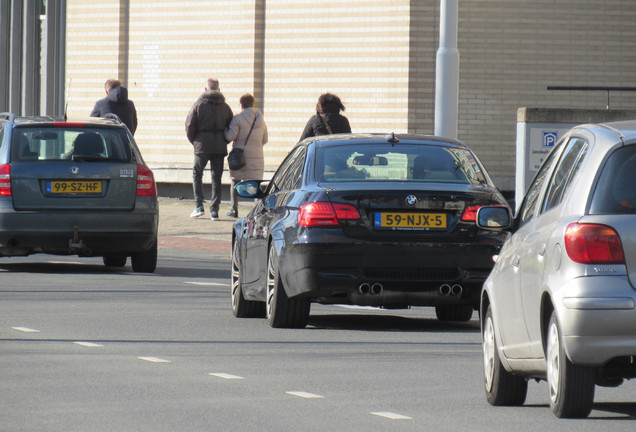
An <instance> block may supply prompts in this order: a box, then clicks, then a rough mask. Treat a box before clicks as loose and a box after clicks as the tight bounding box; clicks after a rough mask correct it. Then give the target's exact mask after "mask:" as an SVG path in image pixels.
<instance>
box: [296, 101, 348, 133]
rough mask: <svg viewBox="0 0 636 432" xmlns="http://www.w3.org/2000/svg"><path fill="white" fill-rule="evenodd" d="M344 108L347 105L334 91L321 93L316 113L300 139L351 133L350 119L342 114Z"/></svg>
mask: <svg viewBox="0 0 636 432" xmlns="http://www.w3.org/2000/svg"><path fill="white" fill-rule="evenodd" d="M344 110H345V107H344V105H343V103H342V101H341V100H340V98H339V97H338V96H336V95H335V94H332V93H323V94H321V95H320V97H319V98H318V103H317V104H316V114H315V115H313V116H312V117H311V118H310V119H309V121H308V122H307V125H306V126H305V130H303V133H302V135H301V136H300V141H302V140H304V139H305V138H307V137H312V136H318V135H331V134H337V133H351V126H350V125H349V120H348V119H347V118H346V117H345V116H344V115H342V114H340V112H341V111H343V112H344Z"/></svg>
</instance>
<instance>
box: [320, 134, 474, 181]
mask: <svg viewBox="0 0 636 432" xmlns="http://www.w3.org/2000/svg"><path fill="white" fill-rule="evenodd" d="M316 177H317V180H318V181H320V182H326V183H329V182H349V181H371V182H372V181H383V182H387V181H388V182H392V181H395V182H434V183H460V184H462V183H463V184H471V183H472V184H484V183H486V179H485V177H484V174H483V172H482V170H481V167H480V166H479V164H478V163H477V161H476V160H475V158H474V157H473V155H472V153H471V152H470V151H468V150H466V149H462V148H446V147H438V146H433V145H424V144H420V145H415V144H398V145H394V146H392V145H391V144H386V145H369V144H367V145H364V144H357V145H342V144H340V145H336V146H331V147H323V148H320V149H319V150H318V153H317V157H316Z"/></svg>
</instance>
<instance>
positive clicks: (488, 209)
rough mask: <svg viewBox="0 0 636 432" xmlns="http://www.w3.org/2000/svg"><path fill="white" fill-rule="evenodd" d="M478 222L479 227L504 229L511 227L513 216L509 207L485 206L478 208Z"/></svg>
mask: <svg viewBox="0 0 636 432" xmlns="http://www.w3.org/2000/svg"><path fill="white" fill-rule="evenodd" d="M476 222H477V226H478V227H479V228H484V229H491V230H502V229H506V228H510V225H511V223H512V217H511V216H510V210H509V209H508V207H504V206H485V207H481V208H480V209H479V210H477V221H476Z"/></svg>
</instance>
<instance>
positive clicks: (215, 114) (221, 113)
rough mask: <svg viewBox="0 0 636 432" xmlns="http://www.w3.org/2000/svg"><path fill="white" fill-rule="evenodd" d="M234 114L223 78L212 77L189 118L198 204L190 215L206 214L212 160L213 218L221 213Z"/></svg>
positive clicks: (189, 137) (187, 119) (194, 188)
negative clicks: (222, 89)
mask: <svg viewBox="0 0 636 432" xmlns="http://www.w3.org/2000/svg"><path fill="white" fill-rule="evenodd" d="M232 117H233V114H232V109H231V108H230V106H229V105H228V104H227V103H226V102H225V97H224V96H223V95H222V94H221V92H220V88H219V81H218V80H216V79H213V78H210V79H208V81H207V85H206V87H205V93H203V94H202V95H201V96H199V99H198V100H197V101H196V102H195V103H194V105H193V106H192V108H191V109H190V112H189V113H188V116H187V117H186V121H185V130H186V135H187V136H188V140H189V141H190V143H192V145H193V147H194V169H193V170H192V188H193V190H194V200H195V208H194V211H193V212H192V213H191V214H190V217H199V216H202V215H203V214H204V211H203V180H202V179H203V171H204V170H205V167H206V165H207V164H208V161H209V162H210V170H211V172H212V196H211V202H212V204H211V206H210V219H212V220H217V219H218V217H219V206H220V204H221V176H222V175H223V160H224V159H225V156H226V155H227V144H228V141H227V140H226V139H225V129H226V128H227V127H229V126H230V122H231V121H232Z"/></svg>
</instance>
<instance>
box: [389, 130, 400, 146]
mask: <svg viewBox="0 0 636 432" xmlns="http://www.w3.org/2000/svg"><path fill="white" fill-rule="evenodd" d="M389 142H390V143H391V145H392V146H394V145H395V144H397V143H399V142H400V140H399V139H397V138H396V137H395V132H391V138H389Z"/></svg>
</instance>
